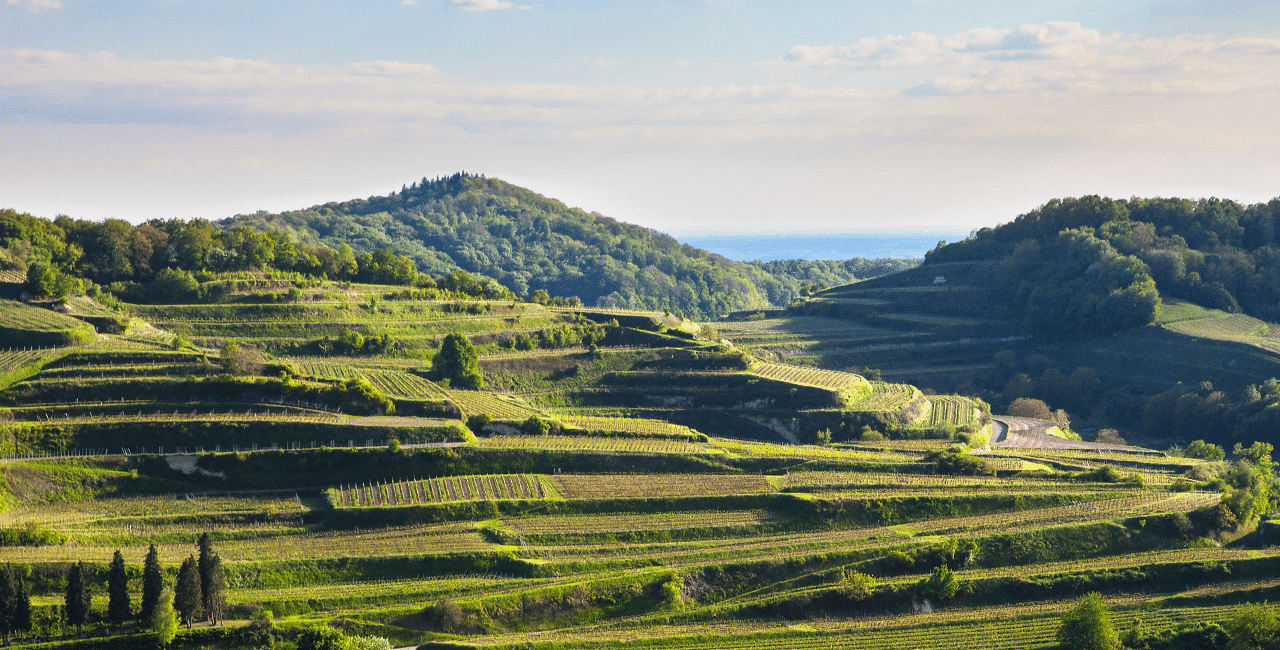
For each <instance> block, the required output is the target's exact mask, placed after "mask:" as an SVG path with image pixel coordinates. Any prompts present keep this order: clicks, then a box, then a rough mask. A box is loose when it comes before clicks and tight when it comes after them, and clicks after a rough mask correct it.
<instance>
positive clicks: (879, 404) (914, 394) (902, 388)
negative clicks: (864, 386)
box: [849, 382, 920, 411]
mask: <svg viewBox="0 0 1280 650" xmlns="http://www.w3.org/2000/svg"><path fill="white" fill-rule="evenodd" d="M919 397H920V391H919V389H917V388H916V387H915V386H911V385H908V384H886V383H882V382H875V383H873V384H871V394H869V395H867V396H866V397H864V398H862V399H861V400H858V401H856V402H854V403H853V404H851V405H850V406H849V408H850V409H851V410H859V411H896V410H898V409H900V408H903V407H905V406H907V405H908V404H910V403H911V402H912V401H914V400H916V399H919Z"/></svg>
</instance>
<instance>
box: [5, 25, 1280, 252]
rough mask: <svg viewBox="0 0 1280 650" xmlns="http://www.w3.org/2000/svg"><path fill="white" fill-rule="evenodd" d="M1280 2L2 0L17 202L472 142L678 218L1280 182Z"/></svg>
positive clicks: (554, 177) (427, 154)
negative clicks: (1278, 120) (1279, 118)
mask: <svg viewBox="0 0 1280 650" xmlns="http://www.w3.org/2000/svg"><path fill="white" fill-rule="evenodd" d="M1277 109H1280V3H1275V2H1254V1H1250V0H1240V1H1237V2H1201V1H1195V0H1161V1H1154V0H1150V1H1142V0H1132V1H1127V2H1114V1H1110V2H1099V1H1074V2H1069V1H1056V2H1035V1H1019V2H1006V1H990V0H987V1H976V0H972V1H971V0H847V1H845V2H828V3H820V2H810V3H802V2H747V1H736V0H704V1H698V2H695V1H690V2H661V1H657V2H625V1H615V2H603V1H602V2H588V1H578V2H572V1H568V2H557V1H554V0H550V1H543V2H537V1H530V2H520V1H519V0H417V1H416V2H411V1H409V2H406V1H403V0H388V1H385V2H384V1H381V0H379V1H373V0H367V1H361V2H286V1H272V2H250V1H237V0H224V1H220V2H213V1H208V2H204V1H187V0H157V1H154V2H91V1H82V0H5V4H0V151H3V152H4V153H2V154H0V206H5V207H13V208H16V209H19V210H23V211H29V212H32V213H34V214H39V215H42V216H53V215H54V214H58V213H65V214H70V215H72V216H76V217H83V218H94V219H97V218H104V217H121V218H126V219H130V220H134V221H138V220H143V219H149V218H168V217H174V216H180V217H204V218H211V219H213V218H220V217H224V216H229V215H232V214H236V213H245V212H253V211H256V210H259V209H265V210H271V211H277V210H283V209H290V208H299V207H305V206H310V205H313V204H317V203H321V202H324V201H330V200H344V199H349V198H354V197H359V196H368V195H371V194H385V193H386V192H388V191H391V190H394V189H399V187H400V186H401V185H402V184H406V183H409V182H412V181H413V180H414V179H418V178H422V177H424V176H426V177H431V176H436V175H443V174H449V173H452V172H454V171H458V170H463V169H465V170H467V171H469V172H476V173H484V174H487V175H489V176H497V177H499V178H503V179H505V180H508V181H511V182H514V183H517V184H520V185H524V186H526V187H529V188H531V189H533V190H535V191H538V192H541V193H543V194H546V195H548V196H553V197H556V198H559V199H561V200H563V201H565V202H566V203H569V204H570V205H575V206H579V207H582V208H584V209H587V210H596V211H599V212H601V213H603V214H607V215H609V216H613V217H615V218H618V219H621V220H624V221H629V222H632V223H638V224H641V225H645V226H649V227H653V228H657V229H660V230H665V231H669V232H673V233H677V234H679V233H693V232H840V231H855V230H867V229H874V230H879V231H895V230H903V231H905V230H929V229H939V228H946V229H951V230H954V229H955V228H968V227H977V226H982V225H991V224H994V223H997V222H1001V221H1007V220H1010V219H1012V218H1013V217H1014V216H1016V215H1017V214H1019V213H1022V212H1025V211H1027V210H1029V209H1031V208H1033V207H1035V206H1037V205H1039V204H1041V203H1043V202H1045V201H1047V200H1048V199H1050V198H1053V197H1059V196H1077V195H1082V194H1095V193H1097V194H1106V195H1111V196H1118V197H1127V196H1132V195H1139V196H1149V195H1161V196H1175V195H1176V196H1190V197H1200V196H1220V197H1229V198H1235V199H1238V200H1241V201H1246V202H1255V201H1264V200H1268V199H1270V198H1272V197H1273V196H1276V195H1280V191H1277V183H1276V181H1275V179H1276V178H1280V174H1278V173H1277V172H1280V155H1277V154H1280V130H1277V129H1276V128H1275V118H1274V116H1275V115H1276V114H1277Z"/></svg>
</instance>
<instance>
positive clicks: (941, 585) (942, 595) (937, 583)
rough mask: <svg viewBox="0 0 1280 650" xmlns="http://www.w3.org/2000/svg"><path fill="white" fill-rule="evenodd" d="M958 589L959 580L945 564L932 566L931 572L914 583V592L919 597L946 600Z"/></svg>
mask: <svg viewBox="0 0 1280 650" xmlns="http://www.w3.org/2000/svg"><path fill="white" fill-rule="evenodd" d="M959 590H960V580H959V579H957V578H956V574H955V573H953V572H952V571H951V569H949V568H947V567H946V566H940V567H934V569H933V573H931V574H930V575H929V577H928V578H924V579H923V580H921V581H920V582H917V583H916V593H917V594H919V595H920V597H921V598H930V599H933V600H947V599H948V598H951V597H953V596H955V595H956V592H957V591H959Z"/></svg>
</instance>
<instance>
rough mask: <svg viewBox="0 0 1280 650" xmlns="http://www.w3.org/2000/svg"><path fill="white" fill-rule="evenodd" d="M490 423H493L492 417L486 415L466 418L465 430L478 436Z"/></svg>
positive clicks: (481, 414)
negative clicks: (469, 430)
mask: <svg viewBox="0 0 1280 650" xmlns="http://www.w3.org/2000/svg"><path fill="white" fill-rule="evenodd" d="M490 422H493V416H491V415H489V414H488V413H480V414H477V415H473V416H471V417H469V418H467V428H468V429H471V432H472V433H475V434H477V435H478V434H480V433H481V432H483V431H484V428H485V427H486V426H488V425H489V423H490Z"/></svg>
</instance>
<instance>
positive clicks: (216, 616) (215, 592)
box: [204, 554, 227, 624]
mask: <svg viewBox="0 0 1280 650" xmlns="http://www.w3.org/2000/svg"><path fill="white" fill-rule="evenodd" d="M226 587H227V580H226V577H225V576H224V575H223V572H222V557H221V556H219V555H217V554H214V556H213V558H212V559H211V560H209V586H208V588H206V589H205V592H204V607H205V613H206V614H208V615H209V622H210V623H214V624H217V623H222V620H223V614H224V613H225V612H226V609H227V593H226Z"/></svg>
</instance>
